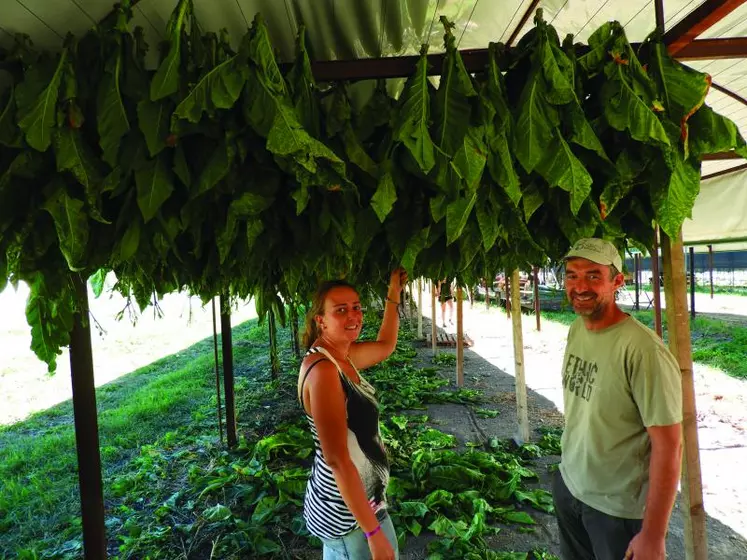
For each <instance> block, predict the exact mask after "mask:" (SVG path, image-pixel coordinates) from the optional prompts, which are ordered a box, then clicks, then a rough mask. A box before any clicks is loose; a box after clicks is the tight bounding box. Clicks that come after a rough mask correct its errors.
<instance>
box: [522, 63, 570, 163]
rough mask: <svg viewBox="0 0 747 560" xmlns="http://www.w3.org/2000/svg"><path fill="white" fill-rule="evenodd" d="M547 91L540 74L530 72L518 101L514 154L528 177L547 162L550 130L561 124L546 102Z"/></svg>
mask: <svg viewBox="0 0 747 560" xmlns="http://www.w3.org/2000/svg"><path fill="white" fill-rule="evenodd" d="M545 92H546V87H545V83H544V81H543V78H542V75H541V74H540V72H539V70H537V69H533V70H532V71H531V73H530V75H529V78H528V79H527V81H526V84H525V85H524V89H523V91H522V94H521V99H520V100H519V118H518V119H517V121H516V129H515V131H514V144H515V146H514V153H515V154H516V158H517V159H518V160H519V162H520V163H521V165H522V166H523V167H524V169H525V170H526V172H527V173H531V172H532V171H533V170H534V169H535V167H537V165H538V164H539V163H540V161H542V160H543V159H546V156H547V152H548V149H549V148H550V144H551V143H552V142H553V136H554V135H553V130H554V129H555V128H556V127H557V126H558V124H560V120H559V117H558V113H557V111H556V109H555V108H554V107H552V106H550V104H549V103H548V102H547V100H546V99H545Z"/></svg>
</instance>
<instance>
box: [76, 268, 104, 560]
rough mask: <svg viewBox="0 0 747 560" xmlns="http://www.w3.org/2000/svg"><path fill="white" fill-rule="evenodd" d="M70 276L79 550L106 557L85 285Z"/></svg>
mask: <svg viewBox="0 0 747 560" xmlns="http://www.w3.org/2000/svg"><path fill="white" fill-rule="evenodd" d="M71 280H72V282H73V286H74V288H75V295H76V299H77V302H78V312H77V313H76V314H75V315H74V317H73V330H72V331H71V332H70V374H71V377H72V385H73V416H74V422H75V443H76V445H75V447H76V451H77V454H78V484H79V487H80V508H81V517H82V519H83V551H84V555H85V558H86V560H89V559H90V560H93V559H95V560H99V559H100V558H106V529H105V525H104V490H103V484H102V482H101V454H100V451H99V426H98V418H97V413H96V385H95V384H94V376H93V351H92V349H91V323H90V321H89V317H88V285H87V283H86V280H85V278H81V276H80V274H73V275H72V277H71Z"/></svg>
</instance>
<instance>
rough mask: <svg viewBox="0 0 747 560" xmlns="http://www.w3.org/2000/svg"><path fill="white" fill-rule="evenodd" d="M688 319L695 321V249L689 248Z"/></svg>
mask: <svg viewBox="0 0 747 560" xmlns="http://www.w3.org/2000/svg"><path fill="white" fill-rule="evenodd" d="M690 317H691V318H692V319H695V247H690Z"/></svg>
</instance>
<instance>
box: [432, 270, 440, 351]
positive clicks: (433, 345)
mask: <svg viewBox="0 0 747 560" xmlns="http://www.w3.org/2000/svg"><path fill="white" fill-rule="evenodd" d="M436 337H438V327H437V326H436V283H435V282H431V349H432V350H433V355H434V356H435V355H436Z"/></svg>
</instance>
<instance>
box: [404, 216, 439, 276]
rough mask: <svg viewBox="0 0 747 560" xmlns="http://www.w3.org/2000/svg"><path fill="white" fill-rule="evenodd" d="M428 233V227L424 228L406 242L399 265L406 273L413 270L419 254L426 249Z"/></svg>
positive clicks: (429, 229)
mask: <svg viewBox="0 0 747 560" xmlns="http://www.w3.org/2000/svg"><path fill="white" fill-rule="evenodd" d="M430 231H431V228H430V226H428V227H425V228H423V229H421V230H420V231H419V232H417V233H416V234H415V235H413V236H412V237H410V239H409V240H408V241H407V246H406V247H405V252H404V253H403V255H402V260H401V262H400V264H401V266H402V267H403V268H404V269H405V270H407V271H408V272H412V271H414V270H415V260H416V259H417V258H418V255H419V254H420V252H421V251H422V250H423V249H424V248H425V247H426V245H427V243H428V236H429V235H430Z"/></svg>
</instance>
